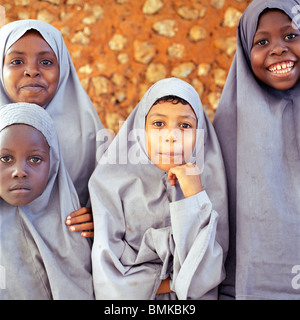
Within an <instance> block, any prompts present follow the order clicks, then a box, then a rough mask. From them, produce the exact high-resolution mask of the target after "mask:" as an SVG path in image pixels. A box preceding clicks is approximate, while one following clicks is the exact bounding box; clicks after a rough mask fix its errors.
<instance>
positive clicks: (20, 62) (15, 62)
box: [11, 59, 23, 65]
mask: <svg viewBox="0 0 300 320" xmlns="http://www.w3.org/2000/svg"><path fill="white" fill-rule="evenodd" d="M22 63H23V61H22V60H21V59H14V60H12V61H11V64H12V65H19V64H22Z"/></svg>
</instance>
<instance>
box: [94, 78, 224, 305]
mask: <svg viewBox="0 0 300 320" xmlns="http://www.w3.org/2000/svg"><path fill="white" fill-rule="evenodd" d="M202 134H203V135H202ZM201 137H202V139H201ZM203 144H204V159H202V156H201V154H202V152H203ZM202 160H203V161H204V163H201V162H203V161H202ZM202 167H204V171H203V172H202V173H201V178H200V173H199V172H200V170H201V169H202ZM204 189H205V191H204ZM89 190H90V195H91V203H92V209H93V213H94V223H95V239H94V245H93V250H92V263H93V279H94V288H95V294H96V298H97V299H154V298H156V299H176V298H178V299H215V298H217V294H218V292H217V286H218V284H219V283H220V281H222V279H224V277H225V274H224V271H223V260H224V258H225V256H226V251H227V235H228V230H227V227H228V226H227V200H226V198H227V193H226V188H225V174H224V167H223V160H222V156H221V153H220V149H219V144H218V141H217V139H216V135H215V133H214V130H213V128H212V125H211V123H210V122H209V120H208V118H207V117H206V115H205V113H204V112H203V109H202V105H201V102H200V99H199V96H198V94H197V92H196V91H195V90H194V89H193V87H192V86H190V85H189V84H188V83H186V82H184V81H182V80H179V79H176V78H170V79H165V80H161V81H159V82H157V83H156V84H154V85H153V86H152V87H151V88H150V89H149V90H148V91H147V92H146V94H145V95H144V97H143V99H142V100H141V101H140V103H139V104H138V105H137V107H136V108H135V109H134V111H133V112H132V113H131V115H130V116H129V117H128V119H127V121H126V122H125V123H124V124H123V126H122V128H121V129H120V131H119V133H118V135H117V136H116V138H115V139H114V140H113V142H112V144H111V145H110V146H109V148H108V149H107V152H106V153H105V154H104V155H103V157H102V158H101V160H100V163H99V165H98V166H97V168H96V170H95V172H94V173H93V175H92V177H91V180H90V183H89Z"/></svg>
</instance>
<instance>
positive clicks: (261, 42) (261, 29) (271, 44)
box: [251, 10, 300, 90]
mask: <svg viewBox="0 0 300 320" xmlns="http://www.w3.org/2000/svg"><path fill="white" fill-rule="evenodd" d="M274 21H276V23H274ZM251 67H252V70H253V73H254V74H255V76H256V77H257V78H258V79H259V80H261V81H262V82H263V83H265V84H267V85H268V86H270V87H272V88H275V89H277V90H288V89H291V88H293V87H294V86H295V84H296V83H297V82H298V81H299V79H300V31H299V30H298V28H297V27H296V26H295V25H293V23H292V20H291V19H290V18H289V16H287V15H286V14H285V13H284V12H282V11H280V10H268V11H266V12H265V13H263V14H262V16H261V17H260V20H259V23H258V27H257V30H256V33H255V35H254V39H253V45H252V49H251Z"/></svg>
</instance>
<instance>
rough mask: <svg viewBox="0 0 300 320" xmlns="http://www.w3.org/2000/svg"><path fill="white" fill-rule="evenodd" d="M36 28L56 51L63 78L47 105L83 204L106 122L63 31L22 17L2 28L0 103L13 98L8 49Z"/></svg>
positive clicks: (9, 101) (0, 43) (0, 33)
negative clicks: (6, 70) (8, 87)
mask: <svg viewBox="0 0 300 320" xmlns="http://www.w3.org/2000/svg"><path fill="white" fill-rule="evenodd" d="M31 29H34V30H37V31H38V32H39V33H40V34H41V35H42V37H43V38H44V39H45V41H46V42H47V43H48V44H49V46H50V47H51V48H52V50H53V51H54V53H55V54H56V57H57V60H58V63H59V68H60V77H59V84H58V88H57V91H56V93H55V96H54V97H53V99H52V100H51V101H50V102H49V103H48V104H47V105H45V106H43V107H44V108H45V109H46V110H47V112H48V113H49V114H50V116H51V117H52V119H53V121H54V125H55V127H56V132H57V135H58V138H59V142H60V147H61V151H62V155H63V157H64V161H65V163H66V167H67V169H68V171H69V174H70V176H71V179H72V181H73V183H74V185H75V188H76V190H77V193H78V195H79V199H80V202H81V204H82V205H86V203H87V201H88V187H87V185H88V180H89V178H90V176H91V174H92V172H93V170H94V169H95V165H96V148H97V144H96V134H97V132H98V131H99V130H100V129H103V125H102V124H101V122H100V120H99V116H98V114H97V113H96V110H95V108H94V106H93V105H92V102H91V100H90V98H89V97H88V95H87V94H86V92H85V91H84V89H83V87H82V85H81V83H80V80H79V78H78V76H77V73H76V70H75V67H74V65H73V62H72V60H71V57H70V54H69V52H68V49H67V47H66V45H65V43H64V40H63V37H62V35H61V33H60V32H59V31H58V30H57V29H56V28H55V27H53V26H51V25H50V24H48V23H45V22H42V21H38V20H19V21H15V22H12V23H9V24H7V25H5V26H3V27H2V28H1V29H0V61H1V64H0V78H1V83H0V106H1V105H4V104H7V103H11V102H14V101H12V100H11V99H10V98H9V97H8V95H7V93H6V91H5V88H4V85H3V76H2V70H3V61H4V56H5V53H6V51H7V50H8V49H9V47H10V46H12V45H13V44H14V43H15V42H16V41H17V40H18V39H20V38H21V37H22V36H23V35H24V34H25V33H26V31H28V30H31Z"/></svg>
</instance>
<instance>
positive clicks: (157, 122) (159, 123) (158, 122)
mask: <svg viewBox="0 0 300 320" xmlns="http://www.w3.org/2000/svg"><path fill="white" fill-rule="evenodd" d="M153 125H154V127H160V128H161V127H163V126H164V123H163V122H162V121H154V122H153Z"/></svg>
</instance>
